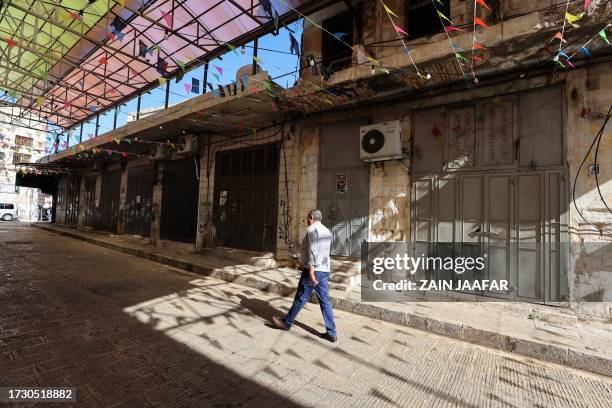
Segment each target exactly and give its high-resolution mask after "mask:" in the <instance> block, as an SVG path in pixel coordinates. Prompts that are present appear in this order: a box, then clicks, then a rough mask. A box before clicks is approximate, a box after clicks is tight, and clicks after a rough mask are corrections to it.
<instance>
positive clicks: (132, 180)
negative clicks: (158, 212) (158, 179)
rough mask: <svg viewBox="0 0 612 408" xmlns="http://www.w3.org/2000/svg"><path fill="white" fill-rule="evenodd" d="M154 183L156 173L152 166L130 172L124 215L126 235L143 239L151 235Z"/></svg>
mask: <svg viewBox="0 0 612 408" xmlns="http://www.w3.org/2000/svg"><path fill="white" fill-rule="evenodd" d="M154 182H155V172H154V171H153V167H151V166H145V167H138V168H133V169H130V170H129V173H128V186H127V198H126V203H125V209H124V213H123V214H124V217H125V222H124V225H125V227H124V231H125V233H126V234H134V235H140V236H143V237H148V236H150V235H151V218H152V214H153V213H152V205H153V183H154Z"/></svg>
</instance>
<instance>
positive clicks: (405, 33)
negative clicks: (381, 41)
mask: <svg viewBox="0 0 612 408" xmlns="http://www.w3.org/2000/svg"><path fill="white" fill-rule="evenodd" d="M393 28H395V31H397V32H398V33H402V34H404V35H408V33H407V32H406V31H405V30H404V29H403V28H402V27H400V26H398V25H395V24H393Z"/></svg>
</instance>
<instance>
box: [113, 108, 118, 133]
mask: <svg viewBox="0 0 612 408" xmlns="http://www.w3.org/2000/svg"><path fill="white" fill-rule="evenodd" d="M118 108H119V107H118V106H115V117H114V118H113V130H115V129H117V109H118Z"/></svg>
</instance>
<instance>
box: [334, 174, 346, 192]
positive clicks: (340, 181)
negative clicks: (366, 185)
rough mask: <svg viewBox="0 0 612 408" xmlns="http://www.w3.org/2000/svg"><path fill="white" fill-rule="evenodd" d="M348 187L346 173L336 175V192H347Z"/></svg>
mask: <svg viewBox="0 0 612 408" xmlns="http://www.w3.org/2000/svg"><path fill="white" fill-rule="evenodd" d="M347 187H348V186H347V180H346V174H338V175H337V176H336V193H346V189H347Z"/></svg>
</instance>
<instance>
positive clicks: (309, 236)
mask: <svg viewBox="0 0 612 408" xmlns="http://www.w3.org/2000/svg"><path fill="white" fill-rule="evenodd" d="M331 242H332V234H331V231H330V230H329V229H327V227H326V226H325V225H323V224H321V223H320V222H319V221H315V222H313V223H312V224H310V226H309V227H308V229H307V230H306V235H305V236H304V239H303V240H302V251H301V258H302V259H301V261H302V264H303V265H304V266H305V267H307V268H308V267H310V265H312V266H314V268H315V270H316V271H319V272H330V271H331V265H330V264H331V259H330V252H331Z"/></svg>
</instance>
